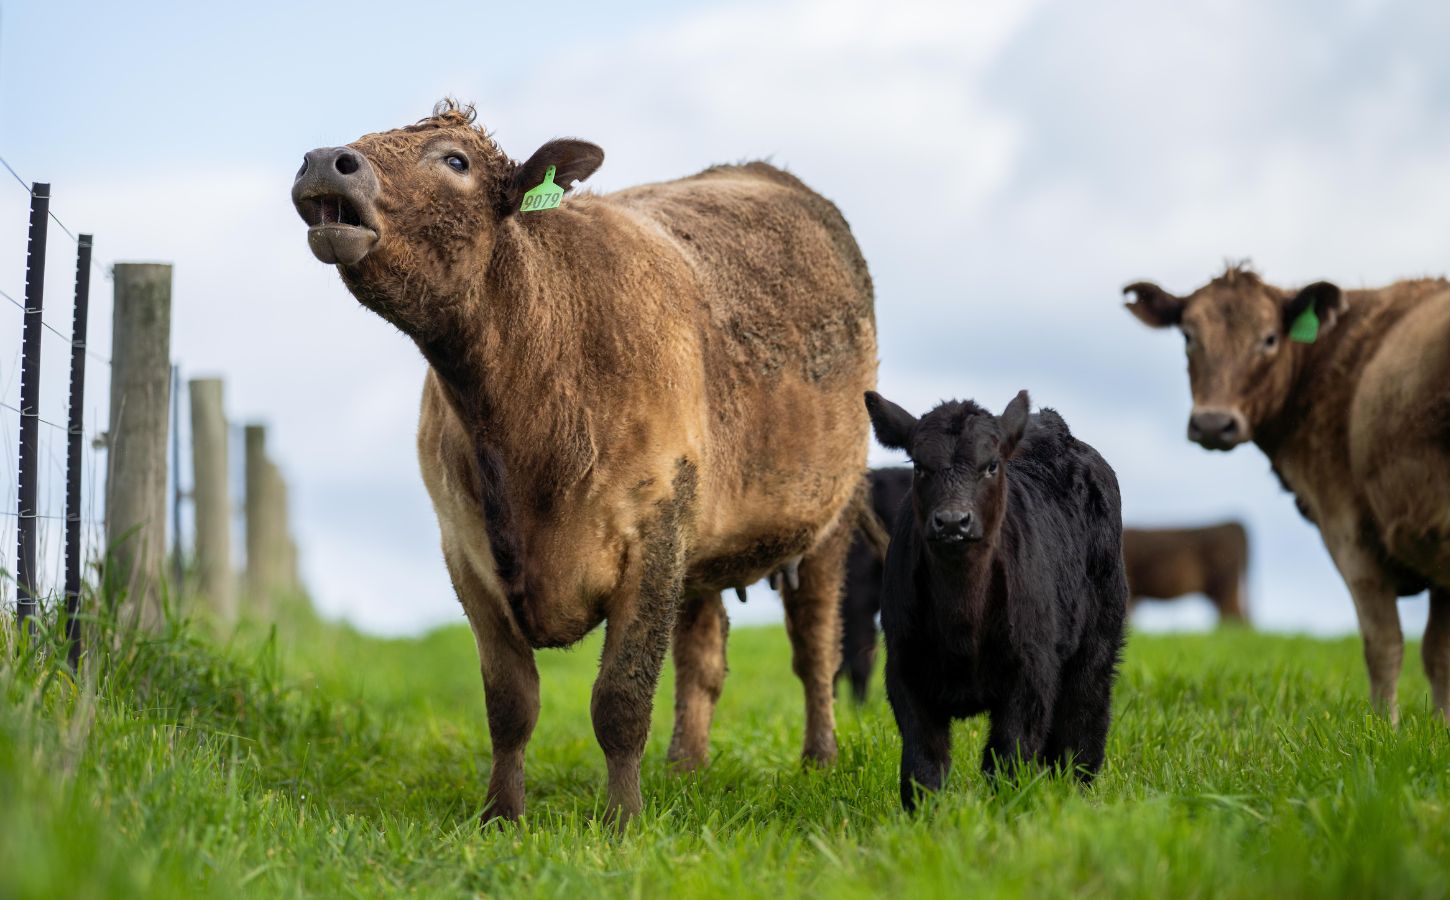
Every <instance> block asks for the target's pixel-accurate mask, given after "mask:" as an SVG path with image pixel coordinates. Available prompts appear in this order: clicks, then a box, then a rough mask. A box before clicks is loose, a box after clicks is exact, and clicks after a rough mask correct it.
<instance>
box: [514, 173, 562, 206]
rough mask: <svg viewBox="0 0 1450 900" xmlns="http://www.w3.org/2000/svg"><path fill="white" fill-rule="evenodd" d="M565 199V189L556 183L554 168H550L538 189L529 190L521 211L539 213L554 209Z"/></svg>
mask: <svg viewBox="0 0 1450 900" xmlns="http://www.w3.org/2000/svg"><path fill="white" fill-rule="evenodd" d="M563 199H564V189H563V188H561V187H559V186H558V185H557V184H555V183H554V167H553V166H549V171H547V172H545V173H544V180H543V181H541V182H539V184H538V186H537V187H532V188H529V190H528V193H526V194H524V202H523V203H522V204H520V206H519V209H520V210H522V211H523V212H538V211H539V210H541V209H553V208H554V207H556V206H558V205H559V201H561V200H563Z"/></svg>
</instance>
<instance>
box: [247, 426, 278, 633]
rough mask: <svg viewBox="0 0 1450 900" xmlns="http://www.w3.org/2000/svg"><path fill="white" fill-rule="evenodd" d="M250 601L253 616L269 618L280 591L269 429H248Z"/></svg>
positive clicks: (275, 502) (248, 576) (248, 582)
mask: <svg viewBox="0 0 1450 900" xmlns="http://www.w3.org/2000/svg"><path fill="white" fill-rule="evenodd" d="M246 469H247V473H246V478H247V598H248V602H249V603H250V605H251V609H252V612H253V613H254V614H256V615H259V616H266V615H269V614H270V613H271V609H272V592H273V591H275V590H276V589H277V583H278V577H277V553H276V550H275V548H276V546H277V542H278V539H277V537H276V529H277V523H278V521H279V520H280V518H281V517H280V515H279V514H278V510H277V503H278V500H279V499H280V498H279V496H278V493H277V491H276V490H275V488H274V485H273V480H274V479H275V478H276V476H275V475H274V474H273V472H272V471H271V469H272V462H271V460H269V459H268V458H267V427H266V426H265V425H248V426H247V460H246Z"/></svg>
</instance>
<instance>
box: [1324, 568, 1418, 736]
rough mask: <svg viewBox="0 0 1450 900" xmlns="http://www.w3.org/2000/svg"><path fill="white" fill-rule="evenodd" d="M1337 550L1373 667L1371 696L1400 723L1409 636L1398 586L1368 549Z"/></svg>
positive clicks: (1367, 662) (1366, 655)
mask: <svg viewBox="0 0 1450 900" xmlns="http://www.w3.org/2000/svg"><path fill="white" fill-rule="evenodd" d="M1333 550H1334V548H1332V549H1331V553H1332V555H1333V556H1334V562H1335V564H1336V565H1337V566H1338V567H1339V573H1340V574H1341V575H1343V576H1344V583H1345V584H1346V585H1348V586H1349V592H1350V594H1351V595H1352V596H1353V597H1354V611H1355V613H1356V614H1358V616H1359V633H1360V636H1361V637H1362V638H1363V639H1364V661H1365V665H1366V667H1367V668H1368V669H1369V693H1370V699H1371V700H1372V701H1373V702H1374V705H1375V707H1376V708H1377V709H1379V710H1380V711H1381V712H1382V713H1384V714H1385V715H1387V716H1389V719H1390V721H1391V722H1395V723H1398V722H1399V720H1400V709H1399V704H1398V703H1397V702H1396V699H1395V685H1396V684H1397V683H1398V682H1399V680H1400V665H1401V663H1402V661H1403V659H1404V654H1405V638H1404V634H1403V633H1402V632H1401V631H1400V610H1399V607H1397V606H1396V605H1395V591H1394V588H1393V587H1392V586H1391V585H1390V584H1389V583H1388V582H1387V581H1386V580H1385V577H1384V574H1383V572H1382V571H1381V570H1380V566H1379V563H1378V562H1377V561H1376V560H1375V559H1374V557H1373V556H1371V555H1370V554H1369V553H1368V552H1366V551H1364V550H1361V549H1360V548H1359V547H1357V546H1355V547H1350V548H1340V549H1339V552H1333Z"/></svg>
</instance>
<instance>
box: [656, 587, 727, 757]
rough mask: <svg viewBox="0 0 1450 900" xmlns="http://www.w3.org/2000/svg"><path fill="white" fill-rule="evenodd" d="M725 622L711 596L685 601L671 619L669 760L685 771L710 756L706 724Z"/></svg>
mask: <svg viewBox="0 0 1450 900" xmlns="http://www.w3.org/2000/svg"><path fill="white" fill-rule="evenodd" d="M729 630H730V622H729V620H728V619H727V618H726V617H725V603H724V601H723V600H721V598H720V595H719V594H716V593H700V594H693V595H691V596H688V597H686V598H685V602H684V604H683V605H682V606H681V608H680V615H679V618H678V619H677V620H676V621H675V734H674V737H673V738H672V739H671V740H670V752H669V760H670V762H672V763H678V764H679V766H680V768H682V769H686V770H690V769H697V768H700V767H702V766H704V765H705V763H706V762H707V761H708V758H709V754H710V720H711V719H712V718H713V717H714V715H715V701H717V700H719V699H720V689H721V688H722V687H723V686H724V684H725V639H726V635H727V633H728V632H729Z"/></svg>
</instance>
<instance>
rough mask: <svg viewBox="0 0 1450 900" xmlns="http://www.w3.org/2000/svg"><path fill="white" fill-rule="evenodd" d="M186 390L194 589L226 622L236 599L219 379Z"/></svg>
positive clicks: (199, 380) (199, 382)
mask: <svg viewBox="0 0 1450 900" xmlns="http://www.w3.org/2000/svg"><path fill="white" fill-rule="evenodd" d="M189 386H190V389H191V469H192V476H191V479H192V488H191V495H192V502H193V508H194V509H195V516H196V576H197V590H198V593H199V594H200V595H201V596H202V597H203V598H205V600H206V602H207V604H208V605H209V606H210V607H211V611H212V613H213V614H214V615H215V616H216V617H217V618H218V619H220V620H222V621H223V622H229V621H231V620H233V619H235V618H236V615H237V601H236V591H235V589H234V580H235V579H234V578H233V575H232V520H231V490H230V483H229V480H228V478H227V473H228V470H227V418H226V407H225V406H224V405H223V403H222V380H221V379H220V378H193V379H192V380H191V381H190V383H189Z"/></svg>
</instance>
